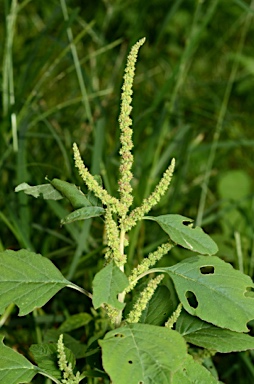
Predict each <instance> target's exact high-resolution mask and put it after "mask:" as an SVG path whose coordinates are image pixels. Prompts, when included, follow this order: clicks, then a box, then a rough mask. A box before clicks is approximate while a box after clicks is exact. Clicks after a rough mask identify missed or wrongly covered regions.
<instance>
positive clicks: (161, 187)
mask: <svg viewBox="0 0 254 384" xmlns="http://www.w3.org/2000/svg"><path fill="white" fill-rule="evenodd" d="M174 169H175V159H172V161H171V164H170V166H169V167H168V169H167V170H166V171H165V172H164V174H163V176H162V178H161V180H160V182H159V184H158V185H157V186H156V188H155V190H154V192H153V193H152V194H151V195H150V196H149V197H148V198H146V199H144V200H143V203H142V205H141V206H140V207H137V208H135V209H134V210H133V211H132V212H131V213H130V215H129V216H128V217H127V218H126V220H125V222H124V225H125V229H126V231H129V230H130V229H131V228H132V227H133V226H134V225H135V224H136V223H137V221H139V220H141V219H142V218H143V217H144V215H145V214H146V213H148V212H149V211H150V210H151V209H152V207H154V206H155V205H156V204H157V203H158V202H159V201H160V199H161V197H162V196H163V195H164V194H165V193H166V191H167V190H168V187H169V185H170V182H171V179H172V176H173V172H174Z"/></svg>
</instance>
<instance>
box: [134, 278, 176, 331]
mask: <svg viewBox="0 0 254 384" xmlns="http://www.w3.org/2000/svg"><path fill="white" fill-rule="evenodd" d="M165 298H167V300H165ZM168 298H169V299H168ZM173 309H174V306H173V302H172V301H171V300H170V291H169V289H168V288H167V287H166V286H165V285H160V286H159V287H158V288H157V289H156V291H155V292H154V294H153V296H152V298H151V300H150V301H149V303H148V304H147V306H146V309H145V310H144V311H143V313H142V316H141V318H140V321H139V322H140V323H146V324H153V325H162V324H165V322H166V321H167V320H168V318H169V316H170V315H171V314H172V312H173Z"/></svg>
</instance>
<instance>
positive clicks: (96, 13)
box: [0, 0, 254, 384]
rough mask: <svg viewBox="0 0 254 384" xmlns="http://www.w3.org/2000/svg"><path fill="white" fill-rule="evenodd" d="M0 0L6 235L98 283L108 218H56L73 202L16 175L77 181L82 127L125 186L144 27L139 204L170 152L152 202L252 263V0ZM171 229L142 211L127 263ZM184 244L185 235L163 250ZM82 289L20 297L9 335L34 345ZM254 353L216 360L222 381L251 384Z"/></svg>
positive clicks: (80, 307)
mask: <svg viewBox="0 0 254 384" xmlns="http://www.w3.org/2000/svg"><path fill="white" fill-rule="evenodd" d="M1 4H2V6H1V7H0V13H1V20H2V21H3V22H2V23H0V36H1V41H2V43H3V44H1V45H0V50H1V51H0V53H1V57H2V67H1V94H2V111H1V120H0V124H1V125H0V172H1V189H0V249H1V250H4V249H6V248H11V249H19V248H22V247H26V248H29V249H31V250H34V251H36V252H38V253H41V254H42V255H44V256H47V257H49V258H50V259H52V260H53V261H54V263H55V264H56V265H57V266H58V267H59V268H60V269H61V270H62V272H63V274H64V275H65V276H66V277H67V278H69V279H72V280H73V281H75V282H77V283H79V284H81V285H83V286H84V287H85V288H86V289H91V281H92V278H93V276H94V274H95V273H96V271H97V270H98V268H99V267H101V266H102V265H103V259H102V257H101V256H102V250H103V244H102V236H103V222H102V221H101V220H100V219H94V220H93V221H91V220H88V221H86V222H85V223H79V222H77V223H73V224H70V225H67V226H65V227H63V228H60V226H59V221H60V218H62V217H63V216H64V215H66V213H67V212H69V211H70V209H71V208H70V206H68V204H64V203H63V202H60V203H58V202H52V201H47V202H46V201H44V200H42V199H37V200H35V199H33V198H32V197H29V196H26V195H24V194H21V193H19V194H16V193H15V192H14V188H15V186H17V185H18V184H19V183H21V182H27V183H29V184H31V185H37V184H43V183H44V182H45V180H44V178H45V176H48V178H49V179H51V178H53V177H57V178H61V179H62V180H66V181H70V182H73V183H75V184H77V185H80V183H81V180H80V179H79V177H78V174H77V171H76V170H74V168H73V159H72V158H73V155H72V149H71V148H72V143H73V142H74V141H75V142H77V143H78V144H79V146H80V148H81V151H82V155H83V158H84V161H85V163H86V165H87V166H88V167H89V169H90V170H91V172H92V173H93V174H100V175H101V176H102V180H103V183H104V185H105V186H106V187H107V189H108V191H109V192H110V193H112V194H114V195H117V169H118V161H119V157H118V150H119V140H118V139H119V130H118V123H117V118H118V115H119V105H120V102H119V100H120V93H121V84H122V76H123V70H124V65H125V60H126V56H127V53H128V51H129V49H130V47H131V46H132V45H133V44H134V43H135V42H136V41H137V40H138V39H140V38H141V37H143V36H145V37H146V39H147V40H146V43H145V45H144V46H143V47H142V48H141V51H140V55H139V61H138V64H137V72H136V73H137V74H136V79H135V84H134V99H133V113H132V118H133V130H134V144H135V149H134V156H135V165H134V169H133V171H134V180H133V186H134V190H135V201H134V205H137V204H139V203H140V202H141V200H142V199H143V198H144V197H145V196H147V195H148V194H149V192H150V191H151V190H152V189H153V187H154V185H155V184H156V183H157V182H158V180H159V178H160V177H161V175H162V173H163V171H164V170H165V169H166V167H167V166H168V164H169V162H170V159H171V158H172V157H175V158H176V171H175V176H174V179H173V182H172V186H171V188H170V191H169V192H168V193H167V195H166V196H165V197H164V198H163V200H162V202H161V203H160V204H159V205H158V206H157V207H156V209H154V210H153V214H154V215H158V214H165V213H169V212H170V213H178V214H182V215H184V216H187V217H192V218H193V219H195V220H196V222H197V224H198V225H202V226H203V227H204V229H205V230H206V231H207V232H208V233H209V234H211V235H212V237H213V238H214V239H215V240H216V242H217V243H218V245H219V256H220V257H222V258H223V259H224V260H226V261H229V262H231V263H232V264H233V265H234V267H235V268H239V269H240V270H242V271H244V272H245V273H247V274H249V275H250V276H251V277H253V268H254V245H253V244H254V243H253V231H254V225H253V211H254V200H253V181H252V180H253V176H254V171H253V145H254V138H253V105H254V93H253V87H254V80H253V68H254V58H253V33H254V27H253V14H254V7H253V1H247V0H246V1H243V0H232V1H230V5H229V2H228V1H227V0H207V1H194V0H176V1H171V2H169V1H166V0H157V1H156V2H154V1H150V0H147V1H146V2H144V1H139V0H133V1H130V0H125V1H123V0H116V1H108V0H104V1H99V0H97V1H88V2H84V1H78V0H70V1H67V2H66V1H65V0H59V1H57V0H51V1H48V2H43V4H40V3H39V2H34V1H29V0H23V1H20V2H17V1H16V0H12V1H10V0H9V1H8V0H5V1H2V3H1ZM82 188H83V186H82ZM83 190H84V191H85V188H83ZM164 240H165V239H164V235H163V232H162V231H161V230H160V228H159V227H157V226H155V225H154V224H152V223H149V222H145V223H142V224H140V225H138V226H137V227H136V228H135V229H134V230H132V232H131V234H130V244H131V245H130V247H129V249H128V253H129V255H128V257H129V265H130V267H131V266H132V265H134V264H136V263H137V262H138V260H140V259H141V258H142V257H143V256H144V255H146V254H147V253H148V252H150V251H151V250H153V249H154V248H156V246H157V245H158V244H160V243H161V242H162V241H164ZM188 255H189V253H188V252H187V251H184V250H183V249H180V248H178V249H175V250H174V251H173V252H172V253H170V255H168V256H167V257H165V258H164V259H163V261H162V263H165V264H166V263H167V264H173V263H175V262H176V261H179V260H181V259H183V258H185V257H187V256H188ZM79 299H80V298H79V297H78V298H77V294H76V293H75V294H73V297H72V293H70V294H69V297H66V295H65V294H64V293H63V294H62V293H60V294H58V295H57V296H56V298H55V299H54V300H53V301H51V302H50V303H49V304H48V305H47V306H46V307H45V308H43V310H40V311H38V313H37V312H36V313H34V314H33V315H31V316H30V317H29V316H28V317H27V318H25V319H23V318H21V319H20V318H17V317H16V310H15V308H12V309H11V311H12V312H11V316H10V317H9V320H8V322H7V323H6V325H5V326H4V327H3V328H2V329H3V333H5V335H6V340H7V343H9V345H16V347H17V348H18V350H20V351H21V352H23V353H25V354H29V352H28V350H27V346H29V345H30V344H31V343H34V342H38V341H40V340H42V339H43V338H44V337H45V332H46V331H47V330H49V329H50V328H51V327H52V326H54V325H57V324H59V323H61V321H62V320H63V319H64V318H66V317H68V315H69V314H73V313H78V312H81V311H84V312H91V309H90V303H89V301H88V300H87V301H86V299H83V298H82V302H77V300H79ZM93 316H95V320H96V321H95V322H94V325H93V326H90V325H89V326H87V327H86V329H85V331H84V330H82V332H80V335H79V337H80V339H81V340H82V342H84V343H88V342H89V343H90V344H91V345H92V342H93V340H92V339H91V338H92V337H94V338H95V339H96V337H97V338H98V337H100V336H101V335H103V334H104V332H105V330H106V327H107V320H106V319H104V318H103V315H98V314H96V313H93ZM101 316H102V317H101ZM35 317H36V318H35ZM93 357H94V356H93ZM252 359H253V354H252V352H246V353H237V354H230V355H216V357H215V358H214V361H215V366H216V369H217V370H218V371H219V374H220V378H221V380H222V381H223V382H225V383H232V382H237V383H244V384H245V383H253V380H254V370H253V364H252ZM89 363H90V362H89V358H87V360H86V364H89ZM83 364H84V362H83ZM91 364H92V363H91ZM43 380H44V381H43ZM98 380H99V379H98ZM105 380H106V379H105ZM34 382H36V383H37V382H38V383H39V382H43V383H44V382H46V381H45V379H43V378H39V377H38V378H37V377H36V378H35V380H34ZM88 382H89V380H88ZM90 382H91V383H92V382H97V381H96V379H94V378H93V379H91V381H90ZM98 382H101V381H98ZM105 382H107V380H106V381H105Z"/></svg>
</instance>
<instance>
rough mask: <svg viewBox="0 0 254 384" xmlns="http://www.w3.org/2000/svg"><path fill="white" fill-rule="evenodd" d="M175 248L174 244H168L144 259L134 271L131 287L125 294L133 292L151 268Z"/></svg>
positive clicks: (131, 276) (130, 280) (131, 277)
mask: <svg viewBox="0 0 254 384" xmlns="http://www.w3.org/2000/svg"><path fill="white" fill-rule="evenodd" d="M173 246H174V245H173V244H172V243H170V242H168V243H165V244H162V245H161V246H159V247H158V249H156V251H154V252H152V253H149V255H148V257H146V258H145V259H143V260H142V261H141V263H140V264H139V265H138V266H137V267H136V268H134V269H133V270H132V272H131V275H130V276H129V286H128V287H127V288H126V290H125V293H128V292H130V291H132V289H133V288H134V287H135V285H136V284H137V282H138V280H139V279H140V278H141V277H143V275H144V274H145V273H146V272H147V271H148V270H149V268H151V267H152V266H153V265H154V264H155V263H156V262H157V261H159V260H160V259H161V258H162V257H163V256H164V255H166V254H167V253H168V252H169V251H170V249H171V248H173Z"/></svg>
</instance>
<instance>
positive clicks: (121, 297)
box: [115, 226, 126, 326]
mask: <svg viewBox="0 0 254 384" xmlns="http://www.w3.org/2000/svg"><path fill="white" fill-rule="evenodd" d="M124 240H125V229H124V227H123V226H122V229H121V233H120V244H119V250H120V253H121V255H123V256H124ZM120 270H121V271H122V272H123V273H124V264H123V265H121V266H120ZM125 295H126V293H125V292H121V293H119V295H118V301H120V303H123V302H124V299H125ZM122 313H123V311H120V312H119V314H118V316H117V319H116V323H115V324H116V326H119V325H120V323H121V321H122Z"/></svg>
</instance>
